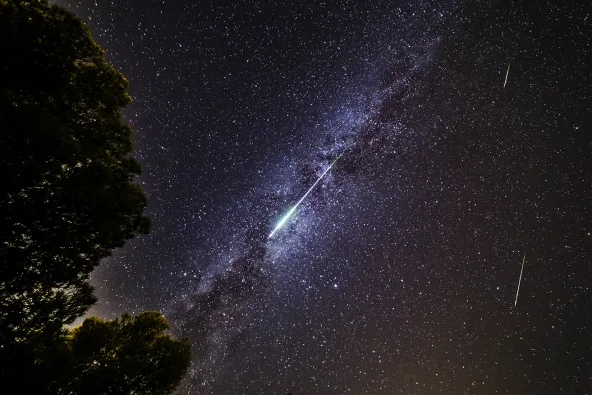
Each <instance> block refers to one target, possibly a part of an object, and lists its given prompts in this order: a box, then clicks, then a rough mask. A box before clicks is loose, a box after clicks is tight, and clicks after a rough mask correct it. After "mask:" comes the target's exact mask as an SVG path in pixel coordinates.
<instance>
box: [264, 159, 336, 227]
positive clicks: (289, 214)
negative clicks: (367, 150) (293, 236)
mask: <svg viewBox="0 0 592 395" xmlns="http://www.w3.org/2000/svg"><path fill="white" fill-rule="evenodd" d="M341 155H343V152H342V153H341V154H340V155H339V156H338V157H337V158H336V159H335V160H334V161H333V163H331V164H330V165H329V167H327V169H326V170H325V171H324V172H323V174H321V176H320V177H319V178H318V179H317V180H316V181H315V183H314V184H312V186H311V187H310V188H309V189H308V191H306V193H305V194H304V196H302V197H301V198H300V200H299V201H298V202H297V203H296V204H295V205H294V207H292V208H291V209H290V211H288V212H287V213H286V215H284V217H283V218H282V219H281V221H280V222H278V224H277V225H276V227H275V228H274V229H273V231H272V232H271V233H270V234H269V237H268V238H271V236H273V235H274V233H275V232H277V231H278V230H280V228H281V227H282V226H284V224H285V223H286V222H287V221H288V220H289V219H290V217H291V216H292V214H294V213H295V212H296V209H297V208H298V206H299V205H300V203H302V201H303V200H304V199H306V197H307V196H308V194H309V193H310V192H311V191H312V190H313V189H314V187H316V186H317V184H318V183H319V182H320V181H321V180H322V179H323V177H325V174H327V173H328V172H329V170H331V168H332V167H333V165H334V164H335V162H337V161H338V160H339V158H341Z"/></svg>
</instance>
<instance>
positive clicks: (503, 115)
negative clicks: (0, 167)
mask: <svg viewBox="0 0 592 395" xmlns="http://www.w3.org/2000/svg"><path fill="white" fill-rule="evenodd" d="M58 3H59V4H62V5H64V6H66V7H68V8H69V9H71V10H72V11H74V12H76V13H77V14H78V15H79V16H80V17H81V18H82V19H83V20H84V21H85V22H86V23H87V24H88V25H89V27H90V28H91V31H92V32H93V36H94V38H95V39H96V40H97V42H98V43H99V44H100V45H101V46H102V47H103V48H105V50H106V52H107V58H108V60H109V62H110V63H111V64H113V66H114V67H116V68H117V69H118V70H120V71H121V72H122V73H123V74H124V75H125V76H126V77H127V78H128V79H129V80H130V94H131V96H132V97H133V98H134V103H132V104H131V105H130V106H129V107H128V108H127V109H126V111H125V113H124V117H125V119H126V120H127V121H128V122H129V123H130V124H131V125H132V127H133V129H134V131H135V133H134V141H135V148H134V155H135V157H136V158H137V159H138V160H139V161H140V162H141V163H142V166H143V168H144V173H143V174H142V175H141V176H140V178H139V179H138V182H140V183H141V184H142V186H143V188H144V190H145V192H146V194H147V196H148V198H149V202H150V203H149V207H148V212H147V214H148V215H149V216H150V217H151V218H152V220H153V230H152V232H151V234H150V235H147V236H142V237H139V238H137V239H136V240H133V241H131V242H129V243H128V244H127V245H126V246H125V247H124V248H122V249H121V250H119V251H116V252H115V253H114V255H113V257H111V258H109V259H107V260H105V261H104V262H103V263H102V265H101V266H100V267H99V268H98V269H97V270H96V271H95V272H94V273H93V284H94V285H95V286H96V287H97V291H96V294H97V296H98V297H99V303H98V304H97V306H95V308H93V310H92V311H91V313H92V314H98V315H100V316H105V317H112V316H113V315H116V314H119V313H121V312H122V311H132V312H139V311H141V310H145V309H156V310H160V311H163V312H164V313H165V314H166V316H167V317H168V318H169V321H170V322H171V324H172V326H173V333H174V334H176V335H179V336H189V337H190V338H191V340H192V344H193V351H194V358H193V363H192V367H191V369H190V372H189V373H188V377H187V378H186V380H185V381H184V383H183V384H182V386H181V388H180V393H184V394H284V393H287V392H295V393H296V392H297V393H300V391H302V392H303V393H305V394H319V395H325V394H327V395H328V394H372V395H382V394H563V393H565V394H585V393H589V392H591V391H592V357H591V356H590V355H591V353H590V350H591V348H592V342H591V340H590V335H589V333H590V329H591V327H592V326H591V319H590V317H591V316H592V315H591V314H592V312H591V311H590V297H591V296H592V292H591V289H590V284H591V281H592V278H591V277H592V275H591V273H592V267H591V263H590V262H591V258H592V248H591V246H592V245H591V243H592V236H591V232H592V224H591V218H592V216H591V214H590V207H592V198H591V197H590V196H591V195H592V194H591V193H590V190H591V182H592V177H591V171H590V169H592V166H591V164H590V162H591V156H592V138H591V134H590V133H591V129H592V108H591V103H592V88H591V83H592V77H591V76H592V67H591V61H590V59H592V56H591V55H592V48H591V46H592V44H591V41H590V37H592V31H591V30H592V28H591V23H592V22H591V21H590V19H589V16H590V14H591V11H592V6H590V4H586V2H579V3H577V2H572V3H570V5H569V6H568V5H567V3H563V2H545V3H537V4H536V5H535V4H528V5H527V4H525V3H523V2H515V1H493V2H469V1H467V2H463V1H428V0H422V1H413V2H398V1H364V2H362V1H348V0H341V1H315V2H308V1H302V2H290V1H288V2H283V1H282V2H264V1H244V2H229V1H203V2H188V1H180V0H179V1H168V2H162V1H138V0H127V1H117V2H116V1H108V0H96V1H90V0H88V1H87V0H78V1H76V0H67V1H66V0H63V1H59V2H58ZM508 64H510V70H509V73H508V80H507V84H506V86H505V87H504V78H505V76H506V71H507V68H508ZM339 155H342V156H341V157H340V159H339V160H338V161H337V162H336V163H335V165H334V167H333V168H332V169H331V170H330V171H329V172H328V173H327V174H326V176H325V177H324V178H323V180H322V181H321V182H320V183H319V184H318V185H317V187H316V188H315V189H314V190H313V191H312V192H311V193H310V195H308V196H307V198H306V200H304V201H303V203H302V205H301V206H299V207H298V210H297V211H296V212H295V214H294V216H293V217H292V218H291V219H290V220H289V221H287V222H286V225H285V226H284V227H283V228H282V229H280V230H278V232H277V233H276V234H275V235H274V236H273V237H272V238H269V237H268V236H269V233H270V232H271V230H272V229H273V228H274V227H275V225H276V224H277V222H278V221H279V220H280V219H281V218H282V216H283V215H284V214H285V213H286V212H288V210H289V209H290V208H291V207H292V206H293V205H294V204H295V203H296V202H297V201H298V200H299V199H300V198H301V197H302V196H303V195H304V193H306V191H307V190H308V189H309V188H310V187H311V185H312V184H313V183H314V182H315V181H316V180H317V178H318V177H319V176H320V175H321V174H322V173H323V172H324V171H325V169H327V167H328V166H329V165H331V163H332V162H333V161H334V160H335V159H336V158H337V157H338V156H339ZM523 254H526V261H525V266H524V273H523V278H522V281H521V288H520V293H519V296H518V302H517V306H516V307H514V300H515V294H516V287H517V285H518V277H519V274H520V268H521V263H522V257H523Z"/></svg>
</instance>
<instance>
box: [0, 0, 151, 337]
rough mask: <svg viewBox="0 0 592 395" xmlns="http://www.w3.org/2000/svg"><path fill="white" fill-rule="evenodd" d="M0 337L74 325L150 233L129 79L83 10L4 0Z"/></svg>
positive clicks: (0, 29) (0, 16)
mask: <svg viewBox="0 0 592 395" xmlns="http://www.w3.org/2000/svg"><path fill="white" fill-rule="evenodd" d="M0 53H1V54H2V56H1V57H0V125H2V126H1V131H0V173H1V174H2V175H3V176H4V180H3V182H2V184H0V261H1V262H2V267H1V268H0V345H3V346H6V345H7V344H8V345H9V343H14V342H17V343H23V342H24V341H25V340H26V339H29V338H31V337H32V336H37V337H38V336H39V334H40V333H42V332H47V331H51V330H54V331H55V330H58V329H59V328H61V326H62V325H63V324H64V323H70V322H73V321H74V319H75V318H76V317H78V316H80V315H81V314H82V313H84V312H85V311H86V310H87V309H88V307H89V306H90V305H92V304H93V303H94V301H95V299H94V296H93V294H92V287H91V286H90V285H89V284H88V276H89V274H90V273H91V271H92V270H93V269H94V268H95V267H96V266H97V265H98V264H99V261H100V259H102V258H104V257H106V256H108V255H109V254H110V252H111V251H112V250H113V249H114V248H117V247H121V246H122V245H123V244H124V243H125V241H126V240H128V239H130V238H132V237H134V235H136V234H138V233H146V232H147V231H148V230H149V220H148V218H146V217H145V216H144V214H143V212H144V208H145V206H146V198H145V196H144V194H143V192H142V190H141V189H140V187H139V186H138V185H137V184H135V183H134V182H133V179H134V177H135V176H137V175H138V174H140V170H141V168H140V165H139V164H138V162H136V160H134V159H133V158H131V157H130V152H131V149H132V140H131V129H130V127H129V126H128V125H126V124H125V123H123V122H122V121H121V117H120V114H121V110H122V109H123V107H124V106H125V105H127V104H128V103H130V101H131V98H130V96H129V95H128V94H127V93H126V89H127V80H126V79H125V78H124V77H123V76H122V75H121V74H120V73H119V72H117V71H116V70H114V69H113V68H112V67H111V66H110V65H109V64H107V63H106V61H105V59H104V51H103V50H102V49H101V48H100V47H99V46H98V45H97V44H96V43H95V42H94V41H93V40H92V37H91V35H90V32H89V30H88V29H87V28H86V27H85V26H84V24H83V23H82V21H81V20H80V19H79V18H77V17H76V16H75V15H73V14H71V13H69V12H67V11H65V10H64V9H62V8H60V7H58V6H56V5H50V4H49V3H48V2H47V1H46V0H31V1H23V0H0Z"/></svg>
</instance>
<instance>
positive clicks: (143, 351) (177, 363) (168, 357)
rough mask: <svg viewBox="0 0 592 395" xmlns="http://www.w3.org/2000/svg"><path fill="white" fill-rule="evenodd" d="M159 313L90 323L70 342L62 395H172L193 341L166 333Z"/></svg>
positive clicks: (73, 334) (69, 338) (76, 331)
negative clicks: (67, 394)
mask: <svg viewBox="0 0 592 395" xmlns="http://www.w3.org/2000/svg"><path fill="white" fill-rule="evenodd" d="M167 329H169V325H168V323H167V320H166V319H165V318H164V317H163V316H162V314H160V313H157V312H153V311H150V312H143V313H140V314H138V315H136V316H135V317H132V316H130V315H128V314H124V315H122V317H121V319H116V320H113V321H104V320H101V319H99V318H96V317H90V318H87V319H86V320H85V321H84V323H83V324H82V325H81V326H79V327H77V328H75V329H73V330H72V331H71V332H70V333H69V334H68V335H67V337H66V344H67V349H68V353H69V355H68V358H67V360H68V362H67V364H66V365H67V366H68V369H67V372H68V375H67V378H66V383H65V385H63V386H61V388H62V390H61V392H62V393H75V394H87V395H93V394H97V395H99V394H147V395H148V394H154V395H156V394H170V393H172V392H173V390H174V389H175V387H176V386H177V385H178V384H179V382H180V381H181V379H182V378H183V376H184V375H185V372H186V371H187V369H188V367H189V363H190V361H191V347H190V344H189V340H187V339H183V340H174V339H173V338H171V337H170V336H169V335H167V334H165V333H164V332H165V331H166V330H167Z"/></svg>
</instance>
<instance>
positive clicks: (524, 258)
mask: <svg viewBox="0 0 592 395" xmlns="http://www.w3.org/2000/svg"><path fill="white" fill-rule="evenodd" d="M525 260H526V250H524V257H523V258H522V269H520V279H518V289H517V290H516V300H514V307H516V305H517V304H518V292H520V283H521V282H522V271H523V270H524V261H525Z"/></svg>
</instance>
